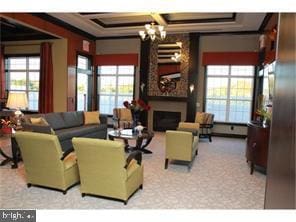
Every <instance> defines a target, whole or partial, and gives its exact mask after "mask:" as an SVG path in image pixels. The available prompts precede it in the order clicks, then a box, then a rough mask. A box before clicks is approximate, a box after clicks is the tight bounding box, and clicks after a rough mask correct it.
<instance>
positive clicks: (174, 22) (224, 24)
mask: <svg viewBox="0 0 296 222" xmlns="http://www.w3.org/2000/svg"><path fill="white" fill-rule="evenodd" d="M33 15H34V14H33ZM36 16H40V17H43V18H45V19H47V20H50V21H52V22H56V23H59V22H60V23H63V24H64V25H66V26H69V27H71V28H76V29H77V30H80V31H82V32H84V33H87V34H89V35H91V36H93V37H94V38H100V37H115V36H135V35H138V31H139V30H141V29H143V28H144V27H143V26H144V25H145V24H146V23H150V22H152V21H154V22H155V23H156V24H160V25H163V26H165V30H166V31H167V34H173V33H187V32H241V31H258V30H259V28H260V26H261V24H262V22H263V20H264V18H265V16H266V13H144V12H136V13H113V12H110V13H47V14H45V13H42V14H36Z"/></svg>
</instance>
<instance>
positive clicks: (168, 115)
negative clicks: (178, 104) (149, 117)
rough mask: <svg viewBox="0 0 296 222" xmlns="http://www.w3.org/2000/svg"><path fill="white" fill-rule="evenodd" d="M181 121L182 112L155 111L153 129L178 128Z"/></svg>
mask: <svg viewBox="0 0 296 222" xmlns="http://www.w3.org/2000/svg"><path fill="white" fill-rule="evenodd" d="M180 121H181V112H168V111H153V130H154V131H166V130H176V129H177V127H178V124H179V122H180Z"/></svg>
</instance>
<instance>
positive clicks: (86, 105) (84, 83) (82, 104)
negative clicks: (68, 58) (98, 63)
mask: <svg viewBox="0 0 296 222" xmlns="http://www.w3.org/2000/svg"><path fill="white" fill-rule="evenodd" d="M92 79H93V78H92V71H91V60H90V58H88V57H85V56H82V55H78V56H77V85H76V94H77V104H76V110H77V111H82V110H85V111H86V110H90V109H91V92H92Z"/></svg>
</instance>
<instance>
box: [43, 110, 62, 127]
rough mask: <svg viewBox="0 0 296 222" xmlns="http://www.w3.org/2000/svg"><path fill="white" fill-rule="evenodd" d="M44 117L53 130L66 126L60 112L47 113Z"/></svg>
mask: <svg viewBox="0 0 296 222" xmlns="http://www.w3.org/2000/svg"><path fill="white" fill-rule="evenodd" d="M45 119H46V121H47V122H48V124H49V125H50V126H51V127H52V128H53V129H54V130H58V129H62V128H65V127H66V124H65V121H64V119H63V117H62V113H48V114H46V115H45Z"/></svg>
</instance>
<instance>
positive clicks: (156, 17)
mask: <svg viewBox="0 0 296 222" xmlns="http://www.w3.org/2000/svg"><path fill="white" fill-rule="evenodd" d="M150 15H151V17H152V18H153V19H154V20H155V21H156V22H157V23H158V24H159V25H163V26H167V25H168V24H167V22H166V21H165V19H164V18H163V17H162V16H161V15H160V14H158V13H151V14H150Z"/></svg>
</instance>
